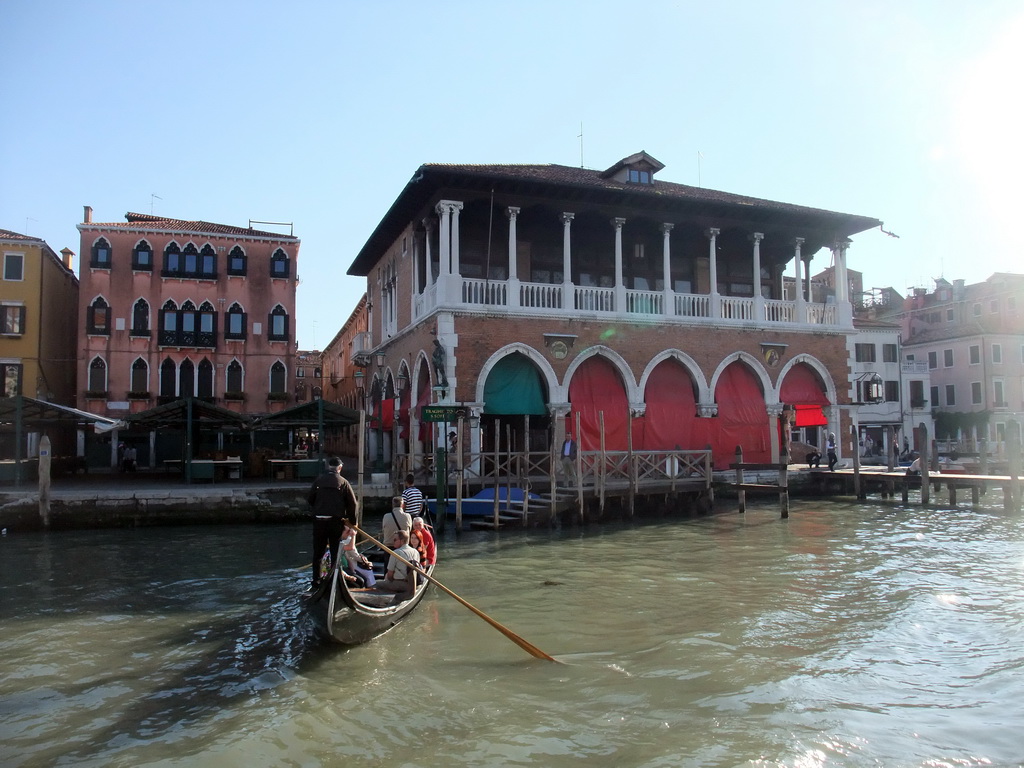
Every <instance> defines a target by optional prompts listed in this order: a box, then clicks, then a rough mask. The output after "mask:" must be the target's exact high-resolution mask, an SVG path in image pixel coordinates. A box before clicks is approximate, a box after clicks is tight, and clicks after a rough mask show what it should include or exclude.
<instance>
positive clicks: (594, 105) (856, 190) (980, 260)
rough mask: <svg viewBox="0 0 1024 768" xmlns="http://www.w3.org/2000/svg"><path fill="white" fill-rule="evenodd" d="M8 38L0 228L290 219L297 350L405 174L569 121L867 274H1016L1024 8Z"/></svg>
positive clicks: (533, 141) (319, 14)
mask: <svg viewBox="0 0 1024 768" xmlns="http://www.w3.org/2000/svg"><path fill="white" fill-rule="evenodd" d="M0 30H2V41H3V42H2V52H3V53H2V56H0V104H2V108H0V115H2V118H3V119H2V120H0V167H2V169H3V183H2V184H0V228H5V229H12V230H15V231H17V232H24V233H27V234H30V235H34V236H37V237H40V238H43V239H45V240H46V241H47V242H48V243H49V244H50V246H51V247H53V248H54V250H57V251H59V250H60V249H61V248H62V247H64V246H68V247H70V248H72V249H73V250H75V251H78V250H79V242H78V232H77V231H76V230H75V225H76V224H77V223H78V222H80V221H81V218H82V206H83V205H91V206H92V207H93V208H94V209H95V214H94V218H95V220H97V221H123V217H124V214H125V212H127V211H138V212H144V213H145V212H149V211H151V210H152V211H153V212H154V213H156V214H159V215H164V216H170V217H174V218H183V219H204V220H206V221H213V222H218V223H223V224H231V225H237V226H246V225H247V223H248V221H249V219H250V218H252V219H262V220H271V221H287V222H294V225H295V234H296V235H297V236H298V237H300V238H301V239H302V248H301V251H300V256H299V276H300V278H301V284H300V285H299V289H298V310H297V314H298V317H297V318H296V320H297V322H296V328H297V331H298V341H299V344H300V346H301V347H302V348H312V347H318V348H322V347H323V346H324V345H325V344H326V343H327V342H328V341H329V340H330V339H331V338H332V337H333V335H334V334H335V332H336V331H337V329H338V328H339V327H340V325H341V324H342V322H344V320H345V319H346V318H347V317H348V315H349V313H350V312H351V310H352V307H353V306H354V305H355V302H356V301H357V300H358V297H359V296H360V295H361V294H362V292H363V290H364V284H363V281H361V280H359V279H357V278H351V277H347V276H346V274H345V272H346V270H347V269H348V266H349V264H350V263H351V261H352V258H353V257H354V255H355V253H356V252H357V251H358V249H359V248H360V247H361V246H362V244H363V243H364V242H365V240H366V238H367V236H368V235H369V234H370V232H371V231H372V230H373V228H374V227H375V226H376V225H377V223H378V222H379V221H380V219H381V217H382V216H383V215H384V213H385V212H386V211H387V209H388V207H389V206H390V205H391V203H392V202H393V201H394V199H395V197H396V196H397V194H398V193H399V191H400V190H401V189H402V187H403V186H404V185H405V183H406V182H407V181H408V180H409V178H410V177H411V176H412V175H413V173H414V172H415V170H416V168H417V167H418V166H419V165H420V164H421V163H425V162H451V163H559V164H563V165H579V164H580V154H581V147H580V139H579V138H578V135H579V133H580V125H581V124H582V126H583V134H584V137H583V148H582V153H583V164H584V165H586V166H587V167H591V168H600V169H603V168H607V167H608V166H610V165H612V164H613V163H614V162H615V161H617V160H619V159H620V158H622V157H625V156H627V155H629V154H631V153H633V152H637V151H639V150H646V151H647V152H649V153H650V154H652V155H654V157H656V158H658V159H659V160H660V161H661V162H663V163H664V164H665V166H666V167H665V169H664V170H663V171H662V172H661V173H660V174H659V177H658V178H659V179H664V180H668V181H675V182H680V183H684V184H697V183H698V181H699V182H700V183H701V184H702V185H703V186H705V187H711V188H715V189H721V190H725V191H728V192H735V193H739V194H744V195H751V196H755V197H762V198H768V199H772V200H781V201H785V202H789V203H796V204H801V205H809V206H814V207H819V208H826V209H830V210H836V211H842V212H844V213H854V214H860V215H865V216H873V217H875V218H878V219H881V220H883V221H884V222H885V228H886V229H888V230H891V231H893V232H895V233H897V234H898V235H899V236H900V237H899V239H894V238H890V237H887V236H886V235H884V234H882V233H880V232H878V231H877V230H876V231H874V232H868V233H864V234H862V235H859V236H857V237H856V238H855V239H854V244H853V246H852V248H851V250H850V253H849V265H850V267H851V268H853V269H857V270H860V271H862V272H864V274H865V285H866V286H867V287H882V286H890V285H891V286H893V287H895V288H897V289H898V290H901V291H904V290H905V289H906V288H907V287H909V286H914V285H922V286H923V285H927V286H930V285H931V279H932V278H934V277H938V276H940V275H944V276H945V277H947V278H948V279H954V278H958V277H962V278H965V279H966V280H967V281H968V282H977V281H980V280H984V279H985V278H987V277H988V276H989V275H991V274H992V273H993V272H997V271H1022V270H1024V259H1022V253H1024V248H1022V246H1021V238H1022V234H1024V233H1022V232H1021V229H1020V226H1019V223H1018V222H1019V218H1020V213H1019V209H1020V207H1021V202H1022V199H1024V195H1022V194H1021V192H1020V185H1021V183H1022V179H1024V150H1022V139H1021V137H1022V136H1024V131H1022V127H1024V126H1022V123H1024V120H1022V107H1021V98H1022V94H1024V88H1022V79H1024V53H1022V50H1024V46H1022V45H1021V43H1020V41H1021V40H1024V3H1021V2H1020V0H1015V1H1014V2H999V1H992V2H984V1H983V2H970V3H965V2H951V1H949V2H946V1H942V0H930V1H928V2H893V1H892V0H881V1H876V0H857V1H856V2H854V1H853V0H851V1H850V2H846V3H842V4H840V3H835V2H828V1H827V0H814V1H813V2H811V1H809V2H763V1H761V0H757V1H756V2H754V1H752V2H713V3H708V2H700V3H698V2H644V1H643V0H639V1H637V2H608V1H606V0H586V1H585V2H584V1H583V0H580V1H579V2H557V0H543V1H534V0H517V2H511V3H494V2H487V1H486V0H473V1H472V2H444V1H443V0H438V1H436V2H400V1H398V0H396V1H394V2H387V1H385V0H378V1H377V2H323V3H315V2H301V1H300V2H291V3H284V2H262V1H261V0H245V1H244V2H243V1H241V0H238V1H236V0H206V2H192V1H191V0H174V2H159V1H153V0H149V1H147V2H137V1H133V2H114V1H112V0H90V1H89V2H77V1H73V0H66V1H65V2H54V1H53V0H0ZM698 153H702V155H703V160H701V161H700V165H699V174H700V178H699V179H698ZM154 195H155V196H157V197H153V196H154ZM829 258H830V257H829V255H828V254H827V253H825V252H820V253H819V254H818V255H817V256H816V258H815V260H814V262H812V269H813V270H815V271H817V270H818V269H821V268H824V267H826V266H828V264H829Z"/></svg>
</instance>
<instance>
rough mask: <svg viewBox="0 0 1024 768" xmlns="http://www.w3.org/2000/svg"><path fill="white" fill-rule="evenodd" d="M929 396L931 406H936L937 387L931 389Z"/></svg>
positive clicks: (937, 397)
mask: <svg viewBox="0 0 1024 768" xmlns="http://www.w3.org/2000/svg"><path fill="white" fill-rule="evenodd" d="M931 396H932V405H933V406H938V404H939V388H938V387H932V388H931Z"/></svg>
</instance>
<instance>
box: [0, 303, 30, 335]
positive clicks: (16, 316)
mask: <svg viewBox="0 0 1024 768" xmlns="http://www.w3.org/2000/svg"><path fill="white" fill-rule="evenodd" d="M0 309H2V310H3V313H2V315H0V324H2V327H0V333H5V334H11V335H15V336H20V335H21V334H23V333H25V307H24V306H19V305H12V304H5V305H3V307H2V308H0Z"/></svg>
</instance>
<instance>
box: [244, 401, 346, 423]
mask: <svg viewBox="0 0 1024 768" xmlns="http://www.w3.org/2000/svg"><path fill="white" fill-rule="evenodd" d="M358 423H359V411H357V410H355V409H353V408H346V407H345V406H343V405H338V404H337V403H331V402H327V401H326V400H313V401H311V402H308V403H302V404H301V405H295V406H292V407H291V408H288V409H286V410H283V411H278V412H277V413H268V414H265V415H263V416H258V417H256V419H255V420H254V421H253V427H254V428H255V429H259V428H260V427H274V428H278V427H280V428H288V427H350V426H352V425H353V424H358Z"/></svg>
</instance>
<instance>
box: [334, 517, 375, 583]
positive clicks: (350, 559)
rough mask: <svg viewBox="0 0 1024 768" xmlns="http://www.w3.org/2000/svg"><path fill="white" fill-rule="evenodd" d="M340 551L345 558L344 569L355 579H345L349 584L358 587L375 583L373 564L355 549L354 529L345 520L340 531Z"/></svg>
mask: <svg viewBox="0 0 1024 768" xmlns="http://www.w3.org/2000/svg"><path fill="white" fill-rule="evenodd" d="M341 553H342V555H343V556H344V558H345V571H346V572H347V573H348V574H349V575H351V576H352V577H353V578H354V579H355V581H354V582H353V581H351V580H348V579H346V580H347V581H349V583H350V584H355V585H357V586H360V587H372V586H373V585H374V584H376V582H377V579H376V577H375V576H374V575H373V565H372V564H371V563H370V561H369V560H367V559H366V557H365V556H364V555H361V554H359V551H358V550H357V549H356V531H355V529H354V528H353V527H352V526H351V525H350V524H349V522H348V521H347V520H346V521H345V532H344V533H342V539H341Z"/></svg>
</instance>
